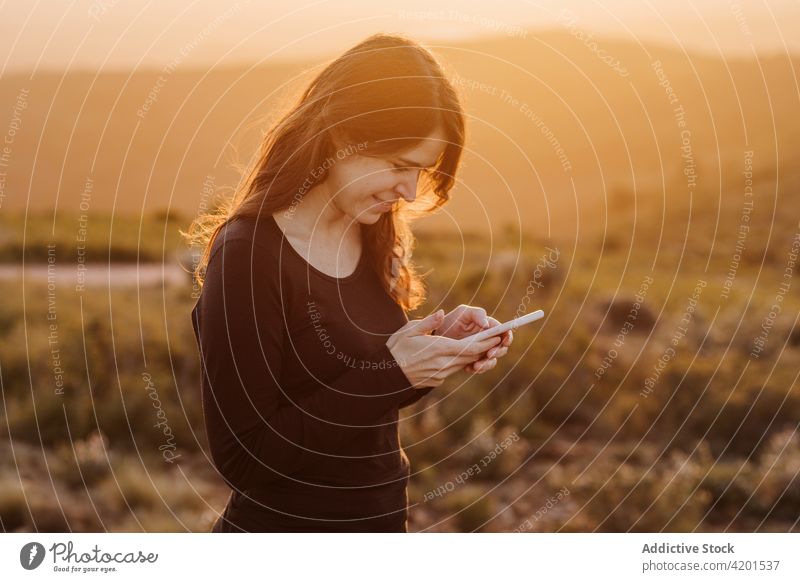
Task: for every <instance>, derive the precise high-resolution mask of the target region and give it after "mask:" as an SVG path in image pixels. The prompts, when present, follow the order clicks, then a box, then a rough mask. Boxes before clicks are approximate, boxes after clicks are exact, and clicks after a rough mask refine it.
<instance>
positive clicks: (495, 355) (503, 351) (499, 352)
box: [486, 346, 508, 359]
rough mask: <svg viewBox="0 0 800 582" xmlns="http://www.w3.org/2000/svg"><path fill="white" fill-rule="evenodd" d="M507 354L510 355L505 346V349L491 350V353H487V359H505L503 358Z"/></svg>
mask: <svg viewBox="0 0 800 582" xmlns="http://www.w3.org/2000/svg"><path fill="white" fill-rule="evenodd" d="M507 353H508V348H507V347H504V346H503V347H499V348H492V349H491V350H489V351H488V352H487V353H486V357H487V358H495V359H498V358H502V357H503V356H505V355H506V354H507Z"/></svg>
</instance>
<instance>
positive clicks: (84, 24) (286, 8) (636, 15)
mask: <svg viewBox="0 0 800 582" xmlns="http://www.w3.org/2000/svg"><path fill="white" fill-rule="evenodd" d="M564 10H568V11H569V14H570V15H571V18H572V21H573V22H574V23H575V26H578V27H580V28H582V29H585V30H588V31H593V32H596V33H597V34H598V35H612V36H618V37H621V38H623V39H627V40H633V41H636V40H640V41H642V42H653V41H657V42H660V43H665V44H670V45H673V46H683V47H685V48H686V50H693V51H697V50H701V51H706V52H711V53H717V54H719V53H726V54H731V53H739V54H741V53H744V54H752V53H753V52H754V51H755V52H761V53H765V52H781V53H786V52H795V53H796V52H800V35H797V34H796V31H797V30H798V24H800V2H797V1H796V0H773V1H769V2H766V1H764V0H734V1H728V0H669V1H665V0H660V1H656V0H605V1H603V2H599V1H598V2H594V1H590V0H582V1H575V0H536V1H533V0H494V1H492V2H484V1H480V2H476V1H465V0H439V1H436V2H431V1H430V0H428V1H422V0H400V1H397V0H348V1H347V2H340V1H333V0H317V1H313V0H239V1H238V2H237V1H232V0H197V1H192V0H158V1H147V2H145V1H143V0H141V1H133V0H78V1H76V2H70V3H67V2H65V1H64V0H39V1H38V2H34V1H33V0H31V1H30V2H28V1H26V2H6V3H4V4H3V5H2V7H0V54H2V55H5V59H4V60H3V63H2V69H0V70H2V72H5V73H8V72H11V71H32V70H41V69H50V70H54V69H55V70H77V69H89V70H97V69H103V70H113V69H122V70H127V69H131V68H142V67H155V68H161V67H163V66H164V65H165V64H167V63H169V62H170V61H173V60H174V59H175V57H176V56H177V55H182V54H183V58H181V66H186V67H210V66H214V65H215V64H216V65H220V64H232V63H242V62H263V61H278V60H287V59H288V60H293V59H298V58H300V59H305V58H308V57H315V56H318V55H328V54H331V53H334V52H337V51H341V50H343V49H345V48H347V47H349V46H351V45H352V44H355V43H356V42H357V41H359V40H361V39H362V38H364V37H365V36H367V35H369V34H372V33H374V32H379V31H385V32H405V33H407V34H410V35H412V36H415V37H416V38H419V39H421V40H425V41H428V42H431V41H436V40H438V41H442V42H444V43H446V42H447V41H449V40H455V39H463V38H470V37H475V36H491V35H500V36H512V35H519V34H522V32H521V31H522V30H524V29H537V28H549V29H553V28H556V29H558V28H564V26H565V14H566V13H565V12H564ZM184 53H185V54H184Z"/></svg>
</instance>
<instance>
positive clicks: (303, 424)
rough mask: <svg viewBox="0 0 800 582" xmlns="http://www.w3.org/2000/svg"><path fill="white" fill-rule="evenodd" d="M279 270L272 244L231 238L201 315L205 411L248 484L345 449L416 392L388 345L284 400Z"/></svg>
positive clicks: (222, 468)
mask: <svg viewBox="0 0 800 582" xmlns="http://www.w3.org/2000/svg"><path fill="white" fill-rule="evenodd" d="M279 268H280V264H279V261H278V258H277V257H275V256H273V254H272V252H271V251H270V250H269V249H262V248H260V247H258V246H254V244H253V243H252V242H251V241H248V240H242V239H233V240H231V239H229V240H226V241H225V242H224V243H223V244H222V245H221V246H220V247H219V248H217V249H216V250H215V252H214V253H213V254H212V256H211V257H210V259H209V262H208V266H207V269H206V278H205V282H204V285H203V292H202V295H201V302H200V304H199V311H198V314H197V321H196V322H195V324H196V329H197V336H198V344H199V347H200V355H201V360H202V363H203V373H204V374H205V381H206V385H207V390H205V391H204V408H207V409H210V410H211V412H210V413H208V412H207V414H206V418H207V419H208V418H213V419H214V420H215V421H216V422H212V423H208V422H207V425H209V426H207V428H208V439H209V444H210V447H211V453H212V458H213V460H214V464H215V466H216V467H217V469H218V470H219V472H220V473H221V474H222V476H223V477H224V478H225V479H226V480H227V481H228V482H229V483H231V484H232V485H234V486H236V487H239V488H241V489H247V488H248V487H249V486H252V485H253V484H256V483H257V484H264V483H265V482H268V481H270V480H273V479H276V478H278V477H280V476H282V475H289V474H291V473H293V472H296V471H297V470H298V469H300V468H302V467H303V466H305V464H306V463H307V462H311V461H313V457H314V455H315V454H317V453H323V454H336V453H337V451H341V446H342V444H343V443H345V442H346V441H347V439H350V438H356V437H357V436H358V434H359V429H363V427H364V426H369V425H374V424H376V423H377V421H378V420H379V419H380V418H381V417H382V416H383V415H385V414H386V413H387V412H388V411H390V410H391V409H392V408H393V407H398V406H399V405H400V403H401V402H404V401H407V400H408V399H410V398H412V397H413V396H414V395H415V393H416V391H417V389H415V388H413V387H412V386H411V384H410V382H409V380H408V379H407V378H406V376H405V374H404V373H403V371H402V369H401V368H400V366H399V365H398V364H397V362H396V360H395V359H394V357H393V356H392V353H391V351H390V350H389V348H388V346H386V345H383V346H382V347H381V348H380V349H378V350H376V351H375V353H373V354H372V355H371V358H372V361H377V360H379V359H383V360H384V361H386V362H387V363H389V364H390V365H387V366H386V367H385V368H383V369H369V368H365V369H360V368H349V369H348V370H347V371H346V372H344V373H343V374H342V375H341V376H339V377H338V378H336V379H334V380H333V381H331V382H328V383H327V384H326V383H323V382H318V385H317V386H316V387H315V388H314V389H313V390H310V391H309V393H308V394H307V395H306V396H304V397H303V398H302V399H295V400H294V401H293V402H288V403H287V402H286V399H285V398H281V395H282V388H281V386H280V384H279V381H280V377H281V362H282V358H283V329H284V315H283V309H282V301H285V298H282V296H281V289H280V281H279V277H280V270H279Z"/></svg>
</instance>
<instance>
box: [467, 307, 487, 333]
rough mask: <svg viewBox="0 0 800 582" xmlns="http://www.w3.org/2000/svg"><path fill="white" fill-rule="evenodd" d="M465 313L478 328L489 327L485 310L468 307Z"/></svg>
mask: <svg viewBox="0 0 800 582" xmlns="http://www.w3.org/2000/svg"><path fill="white" fill-rule="evenodd" d="M467 313H468V314H469V316H470V320H471V321H472V322H474V323H475V325H477V326H478V327H481V328H487V327H491V322H490V320H489V317H488V316H487V315H486V310H485V309H484V308H483V307H470V308H469V311H468V312H467Z"/></svg>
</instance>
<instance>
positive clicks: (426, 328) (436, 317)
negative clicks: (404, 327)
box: [414, 309, 444, 335]
mask: <svg viewBox="0 0 800 582" xmlns="http://www.w3.org/2000/svg"><path fill="white" fill-rule="evenodd" d="M443 320H444V309H440V310H439V311H437V312H436V313H431V314H430V315H429V316H428V317H426V318H424V319H420V320H419V322H418V324H417V325H416V326H415V328H414V334H415V335H425V334H426V333H428V332H431V331H433V330H434V329H436V328H437V327H439V326H440V325H441V324H442V321H443Z"/></svg>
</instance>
